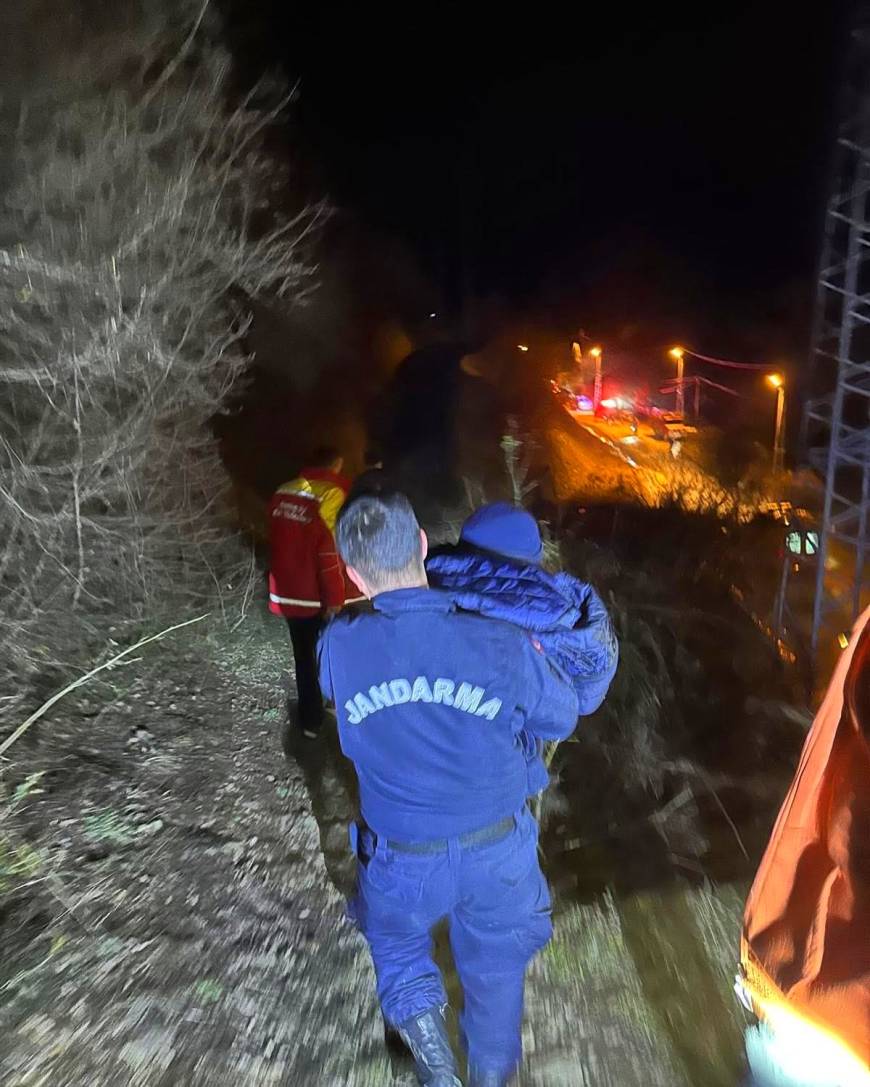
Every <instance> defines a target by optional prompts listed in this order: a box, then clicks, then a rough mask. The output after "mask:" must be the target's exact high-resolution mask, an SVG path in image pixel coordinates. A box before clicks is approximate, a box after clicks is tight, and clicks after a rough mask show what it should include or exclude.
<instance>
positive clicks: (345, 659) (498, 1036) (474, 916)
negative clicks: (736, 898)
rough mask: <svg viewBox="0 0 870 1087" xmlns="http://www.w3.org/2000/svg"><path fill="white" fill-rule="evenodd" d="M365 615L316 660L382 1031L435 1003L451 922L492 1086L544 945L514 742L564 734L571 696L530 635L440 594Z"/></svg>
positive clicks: (505, 1073) (466, 1036) (473, 1059)
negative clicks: (342, 759) (347, 771)
mask: <svg viewBox="0 0 870 1087" xmlns="http://www.w3.org/2000/svg"><path fill="white" fill-rule="evenodd" d="M373 603H374V611H373V612H370V613H365V614H361V615H355V616H351V615H343V616H340V617H339V618H338V619H335V620H334V621H333V622H332V623H330V625H329V626H328V627H327V628H326V630H325V632H324V633H323V635H322V636H321V641H320V650H319V660H320V682H321V686H322V688H323V693H324V694H325V695H326V696H327V697H328V698H331V699H333V700H334V701H335V704H336V712H337V714H338V727H339V734H340V737H341V746H342V749H343V750H344V752H345V754H346V755H347V756H348V758H350V759H351V760H352V761H353V762H354V764H355V766H356V770H357V775H358V777H359V786H360V801H361V807H362V817H363V821H364V824H365V825H364V827H363V828H362V829H359V830H358V828H353V834H352V841H353V844H354V847H355V850H356V853H357V859H358V865H357V894H356V899H355V903H354V914H355V916H356V919H357V921H358V922H359V925H360V927H361V929H362V931H363V933H364V934H365V936H366V939H367V940H368V943H369V946H370V948H371V952H372V959H373V961H374V966H375V972H376V974H377V978H378V996H379V998H380V1001H381V1007H382V1008H383V1011H384V1016H385V1017H386V1019H387V1020H388V1022H390V1023H392V1024H393V1025H395V1026H401V1025H402V1024H403V1023H408V1022H411V1021H413V1020H414V1019H415V1017H417V1016H420V1015H423V1014H424V1013H430V1012H432V1010H433V1009H436V1011H437V1009H439V1008H441V1007H442V1006H444V1005H445V1004H446V1002H447V997H446V995H445V991H444V985H443V982H442V979H441V975H440V973H439V971H438V968H437V966H436V965H435V963H434V961H433V959H432V941H431V928H432V926H433V925H434V924H435V923H436V922H437V921H439V920H440V919H441V918H444V917H447V918H448V919H449V924H450V943H451V946H452V948H453V957H454V961H455V963H456V968H457V971H458V973H459V978H460V980H461V982H462V988H463V991H464V994H465V1006H464V1011H463V1013H462V1017H461V1021H460V1022H461V1028H462V1038H463V1041H464V1043H465V1047H466V1049H467V1052H468V1060H469V1067H470V1068H471V1069H473V1070H477V1073H478V1074H479V1078H478V1080H475V1079H474V1077H472V1082H486V1083H490V1082H492V1083H498V1084H502V1083H504V1082H506V1081H507V1078H509V1076H510V1075H511V1073H512V1072H513V1070H514V1069H515V1068H516V1066H517V1064H518V1063H519V1060H520V1056H521V1041H520V1039H521V1025H522V1015H523V979H524V975H525V969H526V966H527V964H528V962H529V960H530V959H531V958H532V956H533V955H534V954H535V953H536V951H538V950H539V949H540V948H542V947H543V946H544V945H545V944H546V943H547V941H548V940H549V938H550V936H551V934H552V928H551V923H550V916H549V911H550V898H549V893H548V890H547V884H546V881H545V879H544V877H543V874H542V872H541V869H540V865H539V862H538V854H537V826H536V824H535V821H534V819H533V818H532V817H531V815H530V814H529V812H528V810H527V808H526V806H525V799H526V795H527V787H528V774H527V762H526V757H525V754H524V745H523V741H522V739H521V734H523V735H524V736H525V738H526V741H527V740H528V737H529V736H532V737H537V738H540V739H542V740H549V739H562V738H564V737H565V736H567V735H568V734H569V733H570V732H571V731H572V730H573V729H574V726H575V724H576V720H577V696H576V694H575V693H574V691H573V689H572V688H571V687H570V685H569V684H568V683H567V682H566V681H565V680H564V678H563V677H562V675H561V673H560V672H558V671H557V670H556V669H555V668H554V667H553V666H552V665H551V664H550V663H549V662H548V660H547V658H546V657H545V656H544V654H543V652H542V650H541V648H540V646H537V645H536V643H535V640H534V636H533V635H530V634H529V633H527V632H525V631H522V630H520V629H519V628H517V627H514V626H512V625H510V624H508V623H504V622H500V621H498V620H492V619H485V618H482V617H480V616H476V615H469V614H467V613H462V612H458V611H456V609H455V607H454V605H453V603H452V602H451V600H450V598H449V597H448V596H447V595H446V594H444V593H441V592H438V591H436V590H432V589H426V588H418V589H399V590H396V591H393V592H388V593H383V594H381V595H380V596H377V597H375V599H374V601H373ZM484 1073H486V1074H487V1076H488V1075H490V1074H492V1075H493V1076H494V1077H495V1078H492V1079H490V1078H486V1077H485V1076H484ZM450 1081H451V1082H454V1080H453V1078H452V1077H451V1080H450ZM439 1082H440V1080H439Z"/></svg>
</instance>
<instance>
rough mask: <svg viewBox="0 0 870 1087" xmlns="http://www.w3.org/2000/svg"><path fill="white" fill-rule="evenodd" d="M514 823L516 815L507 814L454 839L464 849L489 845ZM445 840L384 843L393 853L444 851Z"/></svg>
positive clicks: (508, 831)
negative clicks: (503, 817)
mask: <svg viewBox="0 0 870 1087" xmlns="http://www.w3.org/2000/svg"><path fill="white" fill-rule="evenodd" d="M516 823H517V821H516V817H515V816H513V815H509V816H508V817H507V818H506V819H499V821H498V822H497V823H490V824H489V826H488V827H481V829H480V830H471V831H469V832H468V833H467V834H460V835H459V837H458V838H457V839H456V841H457V842H458V844H459V845H460V846H462V847H463V848H464V849H468V848H469V847H471V846H476V845H490V844H491V843H492V842H499V841H501V840H502V838H507V836H508V835H509V834H510V833H511V831H512V830H513V829H514V827H515V826H516ZM369 833H370V834H371V836H372V839H373V840H374V842H375V843H377V841H378V836H377V835H376V834H375V833H374V831H370V832H369ZM447 841H448V839H447V838H433V839H432V840H431V841H429V842H394V841H393V839H392V838H388V839H387V841H386V845H387V849H392V850H393V851H394V852H395V853H446V852H447Z"/></svg>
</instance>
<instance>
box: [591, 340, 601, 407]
mask: <svg viewBox="0 0 870 1087" xmlns="http://www.w3.org/2000/svg"><path fill="white" fill-rule="evenodd" d="M589 354H590V355H591V356H592V357H593V358H594V359H595V381H594V384H593V386H592V410H593V411H595V412H597V411H598V409H599V407H600V406H601V348H600V347H593V348H592V349H591V350H590V352H589Z"/></svg>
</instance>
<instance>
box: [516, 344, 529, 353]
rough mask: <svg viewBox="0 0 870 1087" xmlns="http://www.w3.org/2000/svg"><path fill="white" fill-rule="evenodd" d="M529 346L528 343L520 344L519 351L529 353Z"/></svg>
mask: <svg viewBox="0 0 870 1087" xmlns="http://www.w3.org/2000/svg"><path fill="white" fill-rule="evenodd" d="M528 349H529V345H528V344H527V343H518V344H517V351H528Z"/></svg>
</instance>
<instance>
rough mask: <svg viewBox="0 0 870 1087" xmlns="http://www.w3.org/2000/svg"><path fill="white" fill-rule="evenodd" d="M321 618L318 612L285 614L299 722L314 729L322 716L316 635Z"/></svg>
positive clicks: (318, 631) (304, 726)
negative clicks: (298, 615) (293, 667)
mask: <svg viewBox="0 0 870 1087" xmlns="http://www.w3.org/2000/svg"><path fill="white" fill-rule="evenodd" d="M322 622H323V621H322V619H321V618H320V616H319V615H311V616H305V618H297V617H296V616H293V617H292V618H291V617H288V619H287V626H288V627H289V629H290V642H291V644H292V646H293V661H294V664H295V666H296V695H297V697H298V699H299V724H300V725H301V726H302V728H304V729H308V730H311V731H317V729H319V728H320V723H321V719H322V717H323V695H321V693H320V682H319V680H318V678H317V636H318V635H319V634H320V628H321V626H322Z"/></svg>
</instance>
